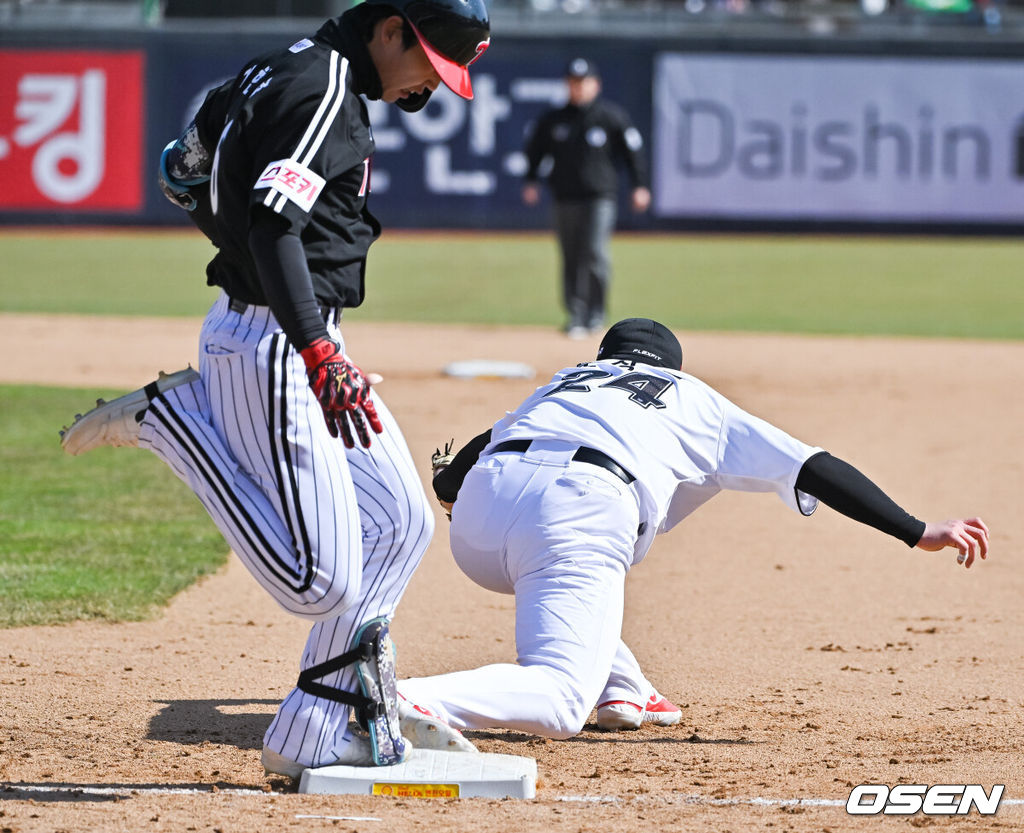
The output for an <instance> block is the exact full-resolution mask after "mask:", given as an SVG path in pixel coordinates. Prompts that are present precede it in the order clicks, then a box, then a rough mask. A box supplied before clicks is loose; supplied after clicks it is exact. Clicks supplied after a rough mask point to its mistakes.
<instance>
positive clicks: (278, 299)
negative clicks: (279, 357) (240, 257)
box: [249, 206, 327, 350]
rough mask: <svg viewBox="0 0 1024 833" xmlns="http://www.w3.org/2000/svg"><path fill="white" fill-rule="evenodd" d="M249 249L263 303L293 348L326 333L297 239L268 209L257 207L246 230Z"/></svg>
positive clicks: (299, 347) (300, 241) (306, 343)
mask: <svg viewBox="0 0 1024 833" xmlns="http://www.w3.org/2000/svg"><path fill="white" fill-rule="evenodd" d="M249 250H250V251H251V252H252V256H253V259H254V260H255V262H256V272H257V274H258V275H259V279H260V287H261V288H262V289H263V294H264V295H265V296H266V298H267V304H268V306H269V307H270V309H271V310H273V312H274V317H275V318H276V319H277V323H278V324H280V325H281V329H282V330H284V332H285V335H287V336H288V340H289V341H291V343H292V345H293V346H294V347H295V349H296V350H303V349H305V348H306V347H308V346H309V345H310V344H311V343H312V342H313V341H315V340H316V339H318V338H322V337H323V336H326V335H327V326H326V325H325V324H324V319H323V316H322V315H321V312H320V305H319V304H318V303H317V301H316V296H315V295H314V294H313V281H312V278H310V276H309V267H308V266H307V265H306V252H305V250H304V249H303V246H302V240H301V238H300V237H299V236H298V235H297V234H294V233H292V232H290V231H289V230H288V226H287V224H286V223H285V222H283V221H282V220H281V218H279V217H278V216H277V215H276V214H274V213H273V212H272V211H270V210H265V209H263V208H262V206H258V207H257V208H256V209H254V210H253V219H252V225H251V227H250V229H249Z"/></svg>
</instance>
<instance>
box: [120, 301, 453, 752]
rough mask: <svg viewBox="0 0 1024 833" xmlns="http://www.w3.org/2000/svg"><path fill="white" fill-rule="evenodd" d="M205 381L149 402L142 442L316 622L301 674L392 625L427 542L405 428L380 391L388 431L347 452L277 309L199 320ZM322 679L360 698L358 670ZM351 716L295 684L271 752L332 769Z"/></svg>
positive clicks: (278, 595) (250, 563)
mask: <svg viewBox="0 0 1024 833" xmlns="http://www.w3.org/2000/svg"><path fill="white" fill-rule="evenodd" d="M333 336H334V337H335V338H337V339H338V340H339V341H341V338H340V333H339V332H338V331H337V329H336V328H335V329H334V331H333ZM199 372H200V376H201V377H202V381H201V382H197V383H194V384H191V385H182V386H179V387H177V388H173V389H171V390H169V391H167V392H166V393H164V394H162V395H160V396H158V397H157V398H156V399H154V401H153V402H152V403H151V405H150V407H149V409H148V410H147V412H146V416H145V419H144V420H143V423H142V426H141V432H140V442H139V444H140V446H141V447H143V448H149V449H150V450H152V451H153V452H154V453H155V454H156V455H157V456H158V457H160V458H161V459H162V460H164V461H165V462H166V463H167V464H168V465H169V466H170V467H171V468H172V469H173V470H174V472H175V473H176V474H177V475H178V477H180V478H181V479H182V480H183V481H184V482H185V483H187V484H188V485H189V487H190V488H191V489H192V490H193V491H194V492H195V494H196V496H197V497H198V498H199V500H200V501H201V502H202V503H203V506H204V507H206V510H207V511H208V512H209V514H210V517H211V518H213V520H214V522H215V523H216V524H217V527H218V528H219V529H220V531H221V533H222V534H223V535H224V537H225V539H226V540H227V542H228V544H229V545H230V546H231V549H232V550H233V551H234V552H235V553H236V554H237V555H238V556H239V558H241V559H242V561H243V562H244V563H245V565H246V567H247V568H248V569H249V572H250V573H252V575H253V577H254V578H255V579H256V580H257V581H258V582H259V583H260V584H261V585H262V586H263V587H264V589H266V590H267V592H268V593H270V595H271V596H272V597H273V598H274V599H275V601H277V603H278V604H279V605H281V607H282V608H284V609H285V610H286V611H288V612H289V613H292V614H294V615H296V616H300V617H303V618H306V619H309V620H311V621H313V622H314V623H315V624H314V625H313V628H312V630H311V632H310V634H309V638H308V640H307V642H306V647H305V650H304V652H303V654H302V659H301V668H302V669H306V668H309V667H311V666H313V665H316V664H319V663H321V662H323V661H325V660H327V659H329V658H331V657H334V656H337V655H339V654H341V653H344V652H345V651H346V650H347V649H348V648H349V646H350V645H351V643H352V640H353V638H354V636H355V633H356V631H357V630H358V629H359V627H360V625H362V624H363V623H364V622H366V621H368V620H370V619H373V618H375V617H378V616H383V617H386V618H389V619H390V618H391V617H392V615H393V613H394V610H395V608H396V606H397V605H398V601H399V599H400V598H401V596H402V593H403V592H404V591H405V588H406V586H407V584H408V582H409V579H410V578H411V577H412V574H413V571H414V570H415V569H416V566H417V565H418V564H419V561H420V559H421V558H422V556H423V552H424V550H425V549H426V547H427V544H428V543H429V541H430V537H431V535H432V534H433V527H434V519H433V514H432V512H431V510H430V506H429V504H428V502H427V498H426V495H425V494H424V492H423V488H422V486H421V484H420V480H419V477H418V475H417V473H416V470H415V466H414V464H413V462H412V458H411V455H410V454H409V450H408V448H407V446H406V444H405V440H404V438H403V437H402V433H401V431H400V430H399V428H398V425H397V423H396V422H395V420H394V418H393V417H392V416H391V413H390V412H389V411H388V409H387V408H386V407H385V405H384V403H383V402H382V401H381V400H380V398H379V397H378V396H377V395H376V394H372V396H373V401H374V404H375V406H376V408H377V413H378V414H379V416H380V419H381V422H382V423H383V425H384V432H383V433H382V434H379V435H378V434H374V435H372V444H371V446H370V448H368V449H366V448H362V447H360V446H358V445H357V447H356V448H353V449H346V448H345V446H344V444H343V443H342V442H341V440H340V439H335V438H333V437H331V436H330V434H329V433H328V431H327V427H326V424H325V422H324V417H323V412H322V411H321V409H320V406H319V404H318V403H317V402H316V400H315V398H314V396H313V393H312V391H311V389H310V387H309V383H308V381H307V379H306V368H305V365H304V363H303V361H302V358H301V356H299V354H298V353H297V352H296V351H295V350H293V349H292V348H291V346H290V345H289V343H288V341H287V340H286V338H285V336H284V334H283V333H282V332H281V330H280V328H279V327H278V325H277V322H276V321H275V320H274V317H273V315H272V313H271V312H270V310H269V308H267V307H252V306H250V307H249V308H248V309H246V311H245V312H241V313H239V312H235V311H232V310H231V309H230V307H229V299H228V298H227V296H226V295H223V294H222V295H221V296H220V298H219V299H218V300H217V302H216V303H215V304H214V305H213V307H212V308H211V310H210V312H209V314H208V315H207V318H206V321H205V323H204V325H203V330H202V334H201V337H200V361H199ZM321 682H323V683H324V684H326V685H328V686H332V687H335V688H339V689H342V690H346V691H358V682H357V680H356V674H355V669H354V668H353V667H351V666H350V667H348V668H344V669H342V670H341V671H338V672H336V673H334V674H332V675H330V676H328V677H325V678H324V679H322V680H321ZM348 718H349V707H348V706H346V705H343V704H340V703H336V702H333V701H330V700H324V699H321V698H318V697H314V696H312V695H309V694H306V693H304V692H302V691H300V690H299V689H293V690H292V692H291V693H290V694H289V695H288V696H287V697H286V698H285V700H284V702H283V703H282V705H281V707H280V709H279V710H278V713H277V715H276V717H275V718H274V721H273V722H272V723H271V726H270V728H269V729H268V730H267V733H266V736H265V739H264V743H265V744H266V745H267V746H268V747H270V748H271V749H273V750H274V751H276V752H279V753H280V754H282V755H284V756H285V757H287V758H291V759H292V760H295V761H298V762H300V763H303V764H306V765H307V766H318V765H322V764H328V763H332V762H333V761H334V760H336V759H337V757H338V755H339V753H340V750H341V749H342V748H343V747H344V746H345V745H346V744H347V743H348V740H349V738H348V735H347V726H348Z"/></svg>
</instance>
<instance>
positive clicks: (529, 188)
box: [523, 182, 540, 205]
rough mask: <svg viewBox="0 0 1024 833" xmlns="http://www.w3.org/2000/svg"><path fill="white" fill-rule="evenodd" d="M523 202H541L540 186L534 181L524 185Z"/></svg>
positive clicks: (532, 203) (528, 203)
mask: <svg viewBox="0 0 1024 833" xmlns="http://www.w3.org/2000/svg"><path fill="white" fill-rule="evenodd" d="M523 202H524V203H526V204H527V205H536V204H537V203H539V202H540V188H539V187H538V186H537V185H535V184H533V183H532V182H531V183H529V184H527V185H524V186H523Z"/></svg>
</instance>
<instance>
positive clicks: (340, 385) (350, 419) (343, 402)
mask: <svg viewBox="0 0 1024 833" xmlns="http://www.w3.org/2000/svg"><path fill="white" fill-rule="evenodd" d="M300 354H301V356H302V360H303V361H304V362H305V363H306V371H307V375H308V377H309V386H310V387H311V388H312V389H313V395H314V396H316V399H317V402H319V403H320V407H321V408H322V409H323V412H324V419H325V421H326V422H327V430H328V431H329V432H330V434H331V436H332V437H337V436H338V435H339V434H340V435H341V440H342V442H344V443H345V447H346V448H353V447H355V442H354V441H353V439H352V428H353V427H355V429H356V434H357V436H358V437H359V442H360V443H361V444H362V445H363V447H364V448H369V447H370V432H369V430H368V429H367V427H366V424H367V422H369V424H370V428H372V429H373V431H374V433H376V434H379V433H380V432H381V431H383V430H384V426H383V425H381V422H380V417H378V416H377V409H376V408H375V407H374V406H373V402H372V401H371V400H370V383H369V382H368V381H367V380H366V377H365V376H364V375H363V372H362V371H361V370H360V369H359V368H358V367H356V366H355V365H354V364H352V362H350V361H349V360H348V358H347V357H346V356H345V354H344V353H342V352H341V345H340V344H338V342H336V341H335V340H334V339H332V338H318V339H317V340H316V341H314V342H313V343H312V344H310V345H309V347H307V348H306V349H305V350H302V351H300ZM364 415H365V419H364Z"/></svg>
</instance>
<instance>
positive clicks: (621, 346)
mask: <svg viewBox="0 0 1024 833" xmlns="http://www.w3.org/2000/svg"><path fill="white" fill-rule="evenodd" d="M597 358H598V359H630V360H632V361H635V362H643V363H644V364H653V365H655V366H657V367H670V368H672V369H673V370H679V369H680V368H681V367H682V366H683V348H682V347H680V346H679V339H677V338H676V337H675V336H674V335H673V334H672V331H671V330H670V329H669V328H668V327H666V326H665V325H664V324H659V323H658V322H657V321H652V320H651V319H650V318H625V319H623V320H622V321H619V322H617V323H616V324H613V325H612V326H611V329H609V330H608V332H607V333H605V334H604V338H603V339H601V346H600V347H598V348H597Z"/></svg>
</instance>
